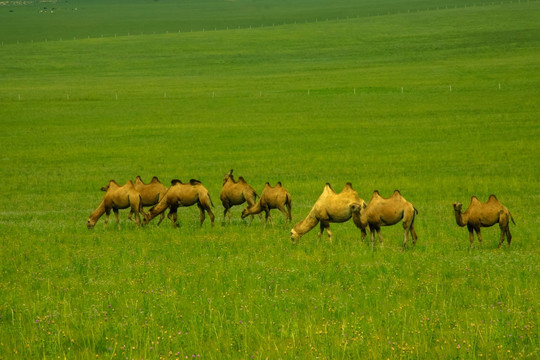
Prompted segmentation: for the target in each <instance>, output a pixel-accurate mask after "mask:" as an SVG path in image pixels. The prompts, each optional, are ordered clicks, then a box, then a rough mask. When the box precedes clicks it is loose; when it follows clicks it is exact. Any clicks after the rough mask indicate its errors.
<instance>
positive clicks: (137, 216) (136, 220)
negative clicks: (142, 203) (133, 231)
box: [135, 211, 141, 226]
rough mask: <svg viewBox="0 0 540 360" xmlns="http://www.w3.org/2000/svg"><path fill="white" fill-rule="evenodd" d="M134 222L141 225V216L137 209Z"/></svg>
mask: <svg viewBox="0 0 540 360" xmlns="http://www.w3.org/2000/svg"><path fill="white" fill-rule="evenodd" d="M135 224H137V226H140V225H141V216H140V214H139V212H138V211H135Z"/></svg>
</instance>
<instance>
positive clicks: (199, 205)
mask: <svg viewBox="0 0 540 360" xmlns="http://www.w3.org/2000/svg"><path fill="white" fill-rule="evenodd" d="M197 207H198V208H199V213H200V219H201V226H202V224H203V222H204V219H205V218H206V217H205V216H204V209H203V207H202V205H201V204H197Z"/></svg>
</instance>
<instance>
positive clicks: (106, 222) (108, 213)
mask: <svg viewBox="0 0 540 360" xmlns="http://www.w3.org/2000/svg"><path fill="white" fill-rule="evenodd" d="M109 215H111V210H110V209H107V210H105V222H104V223H103V226H107V224H108V223H109Z"/></svg>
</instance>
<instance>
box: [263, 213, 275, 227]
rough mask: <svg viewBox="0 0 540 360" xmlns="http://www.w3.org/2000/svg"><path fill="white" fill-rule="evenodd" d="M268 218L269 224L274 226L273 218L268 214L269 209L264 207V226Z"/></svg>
mask: <svg viewBox="0 0 540 360" xmlns="http://www.w3.org/2000/svg"><path fill="white" fill-rule="evenodd" d="M268 219H270V224H272V226H274V220H273V219H272V216H271V215H270V210H269V209H264V227H266V225H267V224H268Z"/></svg>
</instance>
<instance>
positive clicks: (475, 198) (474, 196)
mask: <svg viewBox="0 0 540 360" xmlns="http://www.w3.org/2000/svg"><path fill="white" fill-rule="evenodd" d="M479 202H480V200H478V198H477V197H476V195H473V196H472V197H471V204H474V203H479Z"/></svg>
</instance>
